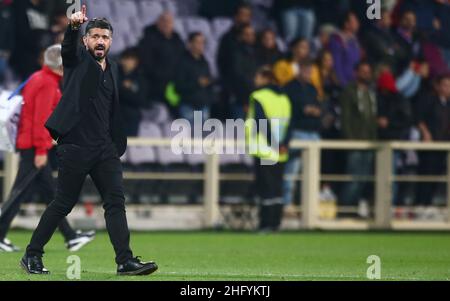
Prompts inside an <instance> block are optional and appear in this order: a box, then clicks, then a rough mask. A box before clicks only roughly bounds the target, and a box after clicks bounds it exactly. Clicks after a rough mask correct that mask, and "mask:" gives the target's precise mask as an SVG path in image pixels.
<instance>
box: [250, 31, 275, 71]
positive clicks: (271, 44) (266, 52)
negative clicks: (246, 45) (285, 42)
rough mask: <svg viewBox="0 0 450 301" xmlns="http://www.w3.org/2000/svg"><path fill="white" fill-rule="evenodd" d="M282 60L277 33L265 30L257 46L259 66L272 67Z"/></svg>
mask: <svg viewBox="0 0 450 301" xmlns="http://www.w3.org/2000/svg"><path fill="white" fill-rule="evenodd" d="M280 58H281V51H280V50H279V49H278V45H277V37H276V34H275V32H274V31H273V30H272V29H266V30H263V31H262V32H261V33H260V34H259V37H258V42H257V44H256V59H257V61H258V66H272V65H273V64H274V63H275V62H276V61H278V60H279V59H280Z"/></svg>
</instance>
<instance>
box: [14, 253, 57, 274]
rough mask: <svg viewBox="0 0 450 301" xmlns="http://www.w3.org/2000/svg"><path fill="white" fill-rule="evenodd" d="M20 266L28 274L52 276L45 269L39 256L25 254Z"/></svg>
mask: <svg viewBox="0 0 450 301" xmlns="http://www.w3.org/2000/svg"><path fill="white" fill-rule="evenodd" d="M20 266H21V267H22V268H23V269H24V270H25V272H27V273H28V274H39V275H42V274H44V275H46V274H50V272H49V271H48V270H47V269H46V268H44V264H43V263H42V258H41V257H39V256H27V255H26V254H25V255H24V256H23V257H22V259H21V260H20Z"/></svg>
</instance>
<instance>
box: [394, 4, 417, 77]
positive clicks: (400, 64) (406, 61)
mask: <svg viewBox="0 0 450 301" xmlns="http://www.w3.org/2000/svg"><path fill="white" fill-rule="evenodd" d="M395 39H396V48H397V51H398V52H397V53H398V59H397V60H396V66H394V70H395V72H396V74H397V75H398V74H402V73H403V72H404V71H405V70H406V69H407V68H408V67H409V66H410V64H411V62H415V63H416V64H418V63H420V62H421V61H423V55H422V50H421V47H420V41H419V37H418V35H417V32H416V15H415V14H414V12H413V11H409V10H408V11H405V12H404V13H403V14H402V15H401V18H400V24H399V27H398V28H397V30H396V32H395Z"/></svg>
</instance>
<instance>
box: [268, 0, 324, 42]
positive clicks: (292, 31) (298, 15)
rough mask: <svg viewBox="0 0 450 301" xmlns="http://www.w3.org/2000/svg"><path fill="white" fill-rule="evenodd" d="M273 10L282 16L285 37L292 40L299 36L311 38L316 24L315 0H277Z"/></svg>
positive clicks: (289, 40)
mask: <svg viewBox="0 0 450 301" xmlns="http://www.w3.org/2000/svg"><path fill="white" fill-rule="evenodd" d="M274 2H275V3H274V6H273V10H274V11H275V13H276V14H278V17H279V18H280V21H281V22H280V23H281V25H282V28H283V32H284V38H285V39H286V41H288V42H291V41H293V40H294V39H297V38H303V39H306V40H310V39H311V38H312V35H313V33H314V27H315V25H316V15H315V13H314V1H313V0H277V1H274Z"/></svg>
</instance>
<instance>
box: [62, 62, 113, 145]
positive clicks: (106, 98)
mask: <svg viewBox="0 0 450 301" xmlns="http://www.w3.org/2000/svg"><path fill="white" fill-rule="evenodd" d="M98 68H100V70H101V75H100V80H99V87H98V93H97V97H96V98H91V99H88V101H87V102H86V106H85V108H84V112H83V114H82V117H81V120H80V122H79V123H78V124H77V125H76V126H75V127H74V128H73V129H72V130H71V131H70V132H69V133H68V134H67V135H66V136H64V137H62V138H61V141H60V144H76V145H80V146H89V147H95V146H100V145H105V144H109V143H111V142H112V138H111V131H110V122H111V111H112V101H113V99H114V82H113V77H112V73H111V68H110V66H109V63H107V65H106V69H105V71H103V70H102V69H101V66H100V65H98Z"/></svg>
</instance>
